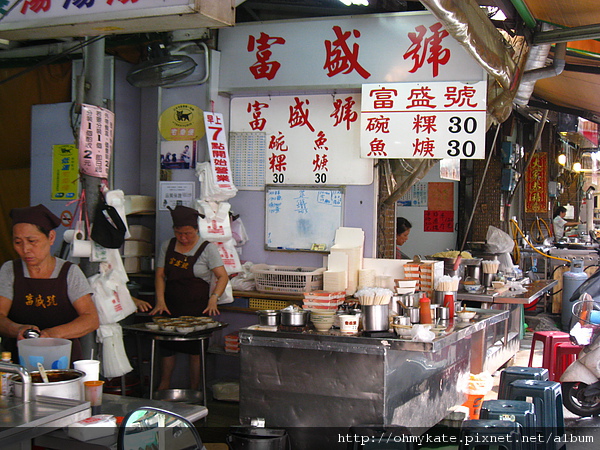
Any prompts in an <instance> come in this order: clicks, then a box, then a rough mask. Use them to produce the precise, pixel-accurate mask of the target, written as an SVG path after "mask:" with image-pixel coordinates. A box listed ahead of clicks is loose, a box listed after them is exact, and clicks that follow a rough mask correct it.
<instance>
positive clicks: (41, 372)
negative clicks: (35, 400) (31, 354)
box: [37, 362, 50, 383]
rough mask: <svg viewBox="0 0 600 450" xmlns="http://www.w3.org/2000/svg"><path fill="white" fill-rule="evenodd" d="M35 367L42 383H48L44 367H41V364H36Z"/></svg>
mask: <svg viewBox="0 0 600 450" xmlns="http://www.w3.org/2000/svg"><path fill="white" fill-rule="evenodd" d="M37 367H38V370H39V371H40V375H41V377H42V381H43V382H44V383H50V380H48V374H47V373H46V369H44V366H43V365H42V363H40V362H39V363H37Z"/></svg>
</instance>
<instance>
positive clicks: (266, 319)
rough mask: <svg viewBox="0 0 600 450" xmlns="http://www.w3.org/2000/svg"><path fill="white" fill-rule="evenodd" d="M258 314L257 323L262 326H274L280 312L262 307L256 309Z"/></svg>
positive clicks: (278, 319)
mask: <svg viewBox="0 0 600 450" xmlns="http://www.w3.org/2000/svg"><path fill="white" fill-rule="evenodd" d="M256 314H258V323H259V324H260V325H264V326H270V327H276V326H277V325H279V322H280V320H281V313H280V312H279V311H275V310H273V309H262V310H260V311H256Z"/></svg>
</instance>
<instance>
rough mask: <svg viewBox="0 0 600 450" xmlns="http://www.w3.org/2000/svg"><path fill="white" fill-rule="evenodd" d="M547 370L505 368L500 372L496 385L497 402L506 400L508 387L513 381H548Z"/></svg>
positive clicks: (541, 368) (537, 368)
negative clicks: (498, 381) (498, 382)
mask: <svg viewBox="0 0 600 450" xmlns="http://www.w3.org/2000/svg"><path fill="white" fill-rule="evenodd" d="M548 377H549V375H548V369H545V368H543V367H521V366H512V367H507V368H506V369H504V370H503V371H502V372H500V384H499V385H498V400H502V399H507V398H508V396H507V394H508V385H509V384H510V383H512V382H513V381H515V380H543V381H548Z"/></svg>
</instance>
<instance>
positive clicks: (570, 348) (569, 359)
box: [552, 342, 583, 381]
mask: <svg viewBox="0 0 600 450" xmlns="http://www.w3.org/2000/svg"><path fill="white" fill-rule="evenodd" d="M581 349H583V345H575V344H571V343H570V342H561V343H560V344H556V345H555V346H554V354H555V365H554V367H555V369H554V379H553V380H552V381H560V377H561V376H562V374H563V373H564V372H565V370H567V367H569V365H570V364H571V363H573V362H574V361H575V360H576V359H577V355H578V354H579V352H581Z"/></svg>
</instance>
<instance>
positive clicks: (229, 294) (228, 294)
mask: <svg viewBox="0 0 600 450" xmlns="http://www.w3.org/2000/svg"><path fill="white" fill-rule="evenodd" d="M216 284H217V277H215V276H214V275H213V276H212V278H211V280H210V292H213V291H214V289H215V286H216ZM227 303H233V287H232V286H231V283H230V282H229V281H228V282H227V286H225V291H223V294H222V295H221V296H220V297H219V299H218V300H217V305H225V304H227Z"/></svg>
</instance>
